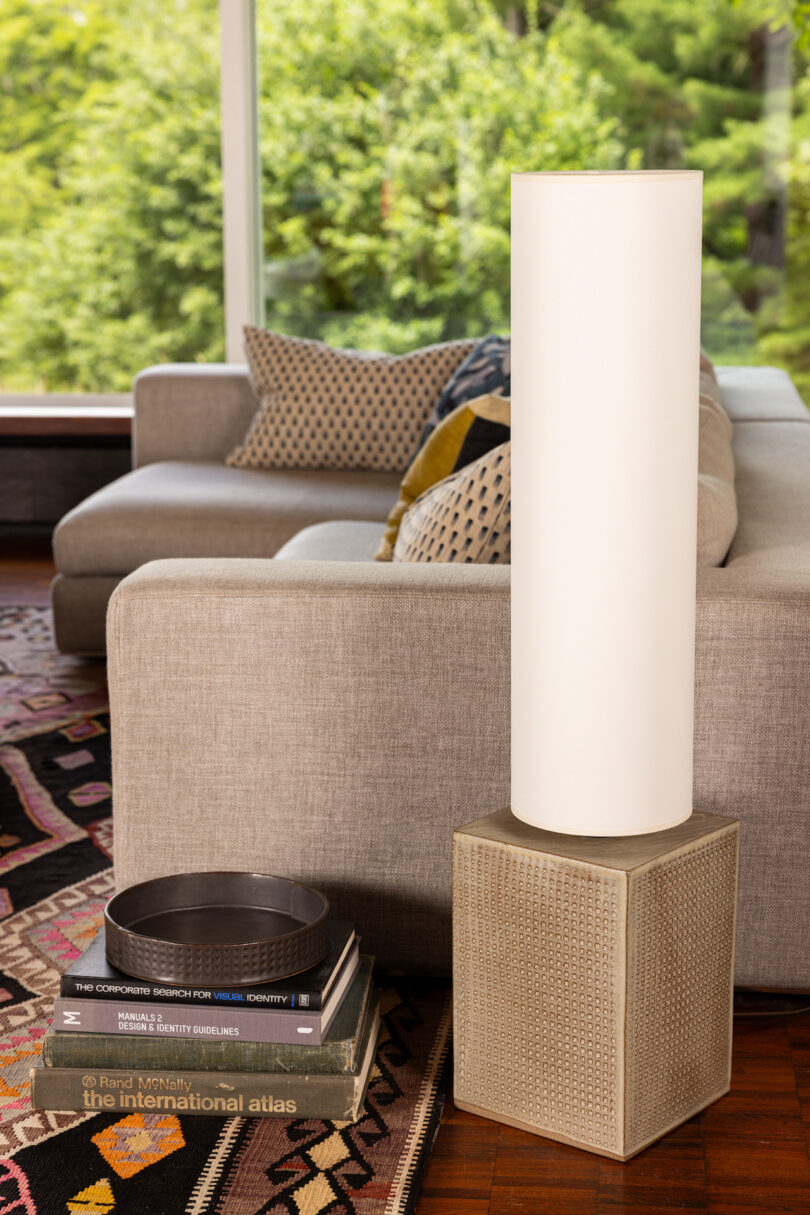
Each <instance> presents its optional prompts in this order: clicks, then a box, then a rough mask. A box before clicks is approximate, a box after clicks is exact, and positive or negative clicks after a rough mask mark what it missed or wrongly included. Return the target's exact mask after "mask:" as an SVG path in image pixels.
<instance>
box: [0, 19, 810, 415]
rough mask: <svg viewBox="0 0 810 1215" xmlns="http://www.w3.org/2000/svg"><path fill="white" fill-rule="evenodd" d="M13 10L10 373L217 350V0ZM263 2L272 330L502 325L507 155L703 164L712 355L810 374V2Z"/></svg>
mask: <svg viewBox="0 0 810 1215" xmlns="http://www.w3.org/2000/svg"><path fill="white" fill-rule="evenodd" d="M2 6H3V20H2V22H0V133H2V142H0V158H2V165H0V170H1V171H2V177H0V180H2V182H3V186H2V194H0V384H2V386H3V387H5V388H7V389H8V388H15V387H17V388H31V387H40V388H44V389H51V390H55V389H85V390H110V389H126V388H127V387H128V386H129V383H130V380H131V377H132V375H133V374H134V372H136V371H137V370H138V369H139V368H141V367H143V366H145V365H147V364H148V363H150V362H157V361H165V360H167V359H169V360H180V361H183V360H195V359H201V360H208V359H217V358H221V357H222V354H223V344H222V330H223V318H222V252H221V228H222V223H221V181H220V170H219V142H220V133H219V114H218V111H219V82H218V15H217V6H216V4H215V3H214V0H141V2H140V3H139V4H138V5H132V4H131V3H130V2H129V0H104V2H103V3H102V0H72V2H71V0H2ZM258 10H259V44H260V71H261V141H262V169H263V196H264V197H263V201H264V209H265V285H266V294H267V301H268V322H269V323H270V324H271V325H273V326H274V327H275V328H278V329H283V330H287V331H290V332H297V333H303V334H312V335H317V336H321V337H324V338H325V339H327V340H328V341H331V342H334V343H338V344H347V345H355V346H361V347H369V348H377V349H391V350H403V349H407V348H410V347H412V346H414V345H417V344H420V343H423V342H427V341H435V340H439V339H442V338H445V337H451V336H458V335H462V334H475V333H481V332H486V331H491V330H505V329H508V325H509V176H510V173H511V172H513V171H516V170H526V169H572V168H586V167H587V168H612V167H630V168H635V167H648V168H654V167H677V166H681V165H688V166H693V167H699V168H702V169H704V171H705V224H704V227H705V257H704V267H705V274H704V342H705V344H706V345H707V346H708V348H709V350H710V352H711V353H712V354H713V355H714V356H715V357H716V358H718V359H719V360H721V361H722V360H726V361H753V360H756V359H760V360H764V359H767V360H770V361H776V362H780V363H782V364H783V365H785V366H788V367H789V368H790V369H791V370H792V371H793V372H794V374H795V375H796V376H797V378H798V380H799V382H800V384H801V385H802V386H803V387H804V388H805V389H806V390H808V391H810V287H809V286H808V284H810V237H808V231H809V230H810V150H808V149H810V76H808V63H809V62H810V50H808V48H807V46H806V45H805V44H804V42H803V40H802V36H801V35H802V31H803V30H804V28H805V27H804V24H803V23H806V22H807V21H808V6H807V4H806V3H805V0H801V2H800V3H797V4H791V3H790V0H701V2H700V3H698V0H563V2H562V3H554V4H552V3H546V2H545V0H529V2H528V3H526V4H525V5H524V6H523V7H517V6H515V5H513V4H512V3H511V0H310V3H309V4H308V5H307V6H305V8H302V7H301V5H300V3H299V2H298V0H274V2H273V3H272V4H269V3H267V2H266V0H264V2H262V3H261V4H259V5H258ZM790 17H792V18H793V21H794V26H791V25H790V24H789V18H790ZM791 64H792V70H793V84H794V86H795V87H792V88H791V87H790V86H791V81H790V79H789V75H788V71H789V68H790V66H791ZM780 73H781V75H780ZM785 253H786V256H785Z"/></svg>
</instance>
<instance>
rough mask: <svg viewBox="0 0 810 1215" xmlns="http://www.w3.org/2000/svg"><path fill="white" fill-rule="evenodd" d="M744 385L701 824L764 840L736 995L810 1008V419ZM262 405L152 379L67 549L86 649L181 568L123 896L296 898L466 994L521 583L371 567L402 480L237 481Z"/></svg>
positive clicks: (121, 685)
mask: <svg viewBox="0 0 810 1215" xmlns="http://www.w3.org/2000/svg"><path fill="white" fill-rule="evenodd" d="M718 378H719V381H720V385H721V389H722V391H723V395H724V400H725V403H726V406H727V408H728V411H729V413H730V414H731V416H732V418H733V421H734V443H735V454H736V462H737V465H736V467H737V495H738V509H739V526H738V530H737V534H736V537H735V540H734V543H733V545H732V547H731V550H730V552H729V554H728V558H727V561H726V564H725V566H724V567H722V568H715V569H704V570H701V571H699V576H698V632H697V686H696V734H695V760H696V762H695V805H696V806H697V807H699V808H700V809H703V810H711V811H716V812H718V813H721V814H728V815H734V816H737V817H739V818H740V819H741V821H742V863H741V874H740V907H739V927H738V953H737V981H738V982H739V983H741V984H744V985H752V986H764V987H782V988H791V989H810V950H808V926H810V418H809V417H808V414H807V412H806V410H805V409H804V406H803V405H802V403H801V401H800V400H799V398H798V397H797V395H796V393H795V391H794V389H793V387H792V385H791V383H790V380H789V379H788V377H787V376H785V375H784V373H782V372H779V371H774V370H771V369H766V368H751V369H720V370H719V373H718ZM248 393H249V390H248V388H247V382H246V379H245V376H244V373H243V371H241V370H240V369H229V368H219V369H215V370H208V369H206V370H202V369H197V368H193V369H172V370H169V371H167V370H165V369H156V370H154V371H152V372H149V373H146V374H145V375H144V376H143V377H141V378H140V380H139V383H138V387H137V390H136V401H137V409H138V416H137V429H136V447H135V453H136V463H137V466H138V467H137V468H136V470H135V472H134V473H133V474H131V475H130V478H124V480H123V481H122V482H118V483H117V484H116V485H114V486H112V487H110V488H109V489H108V490H104V491H102V493H101V494H99V495H96V496H95V498H94V499H91V500H90V502H89V503H88V504H85V506H84V507H83V508H80V510H79V511H78V512H74V513H73V515H71V516H68V518H67V519H66V520H65V521H64V523H63V524H62V525H61V528H60V532H59V533H58V535H57V543H56V549H57V559H58V560H59V565H60V570H61V571H62V574H61V577H60V579H59V580H58V581H57V585H56V587H55V605H56V608H57V627H58V628H59V630H60V637H61V639H62V642H63V644H66V643H67V641H68V640H71V639H73V640H75V641H80V642H82V644H80V645H78V647H77V648H80V649H83V648H93V644H95V642H96V641H97V639H98V633H97V630H98V628H99V627H100V619H101V615H102V613H103V601H104V598H105V596H106V593H107V592H108V590H109V589H111V588H112V586H114V585H115V584H116V583H117V582H118V581H119V580H120V579H121V577H122V576H123V575H124V574H127V573H129V571H130V569H133V568H134V567H135V566H136V565H138V564H139V562H140V561H143V560H145V559H146V558H147V557H149V556H152V557H155V556H160V557H166V558H173V559H169V560H160V561H152V562H150V563H149V564H146V565H144V566H142V567H141V568H140V569H139V570H138V571H137V572H136V573H134V574H132V575H131V576H130V577H128V578H126V580H125V581H124V582H123V583H122V585H121V586H120V587H119V589H118V590H117V591H116V593H115V594H114V595H113V598H112V603H111V608H110V613H109V622H108V645H109V670H110V688H111V700H112V712H113V728H112V738H113V784H114V790H115V793H114V819H115V833H116V874H117V881H118V883H119V885H128V884H130V883H131V882H135V881H138V880H141V879H144V878H148V877H151V876H154V875H157V874H160V873H165V872H171V871H176V870H182V869H218V868H222V867H233V868H237V869H260V870H266V871H269V872H277V873H283V874H287V875H289V876H292V877H295V878H298V879H300V880H303V881H306V882H309V883H311V884H314V885H317V886H319V887H321V888H323V889H324V890H325V891H326V892H327V894H328V896H329V898H330V899H331V900H332V902H333V904H334V908H335V911H336V913H337V914H340V915H342V916H346V917H348V918H352V919H355V920H356V921H357V922H358V925H359V928H360V931H361V932H362V934H363V937H364V941H365V947H366V948H368V949H369V950H370V951H372V952H374V953H376V954H377V956H378V959H379V961H380V963H381V964H382V965H385V966H389V967H402V968H404V969H406V970H411V971H420V972H428V971H433V972H436V971H445V970H446V969H447V968H448V965H449V943H450V910H449V909H450V865H449V857H450V839H451V832H452V829H453V827H454V826H456V825H458V824H461V823H464V822H466V821H468V820H470V819H473V818H475V817H477V816H478V815H481V814H484V813H487V812H488V811H491V810H494V809H496V808H498V807H499V806H502V805H504V804H507V803H508V800H509V699H508V690H509V570H508V568H507V567H481V566H439V565H407V564H399V565H380V564H379V563H374V562H372V561H371V560H370V557H371V554H372V552H373V551H374V548H375V547H376V544H377V542H378V538H379V532H380V527H379V523H373V522H369V520H372V519H377V520H381V519H382V518H383V517H384V515H385V513H386V511H387V509H388V506H389V505H390V503H391V502H392V501H393V497H394V491H395V488H396V487H395V485H394V483H393V482H394V481H395V480H396V478H390V477H385V476H380V475H377V476H376V477H374V478H371V477H370V476H369V475H368V474H367V475H366V476H365V477H361V476H359V475H355V474H342V473H341V474H323V473H311V474H285V475H284V476H282V475H281V474H277V473H268V474H245V473H242V472H241V471H240V470H226V469H224V468H223V467H222V465H221V457H222V456H223V455H224V454H225V452H226V451H227V450H228V449H229V447H230V446H231V445H232V444H233V443H234V442H236V441H238V439H239V437H240V435H241V432H242V431H243V430H244V428H245V426H246V424H247V421H248V420H249V416H250V413H251V409H252V401H251V399H250V397H249V395H248ZM158 460H160V461H165V463H163V464H162V465H161V464H155V463H154V462H155V461H158ZM232 472H233V473H236V474H237V476H238V480H233V481H231V480H230V479H229V478H230V475H231V473H232ZM226 474H227V476H226ZM245 477H247V480H245V479H244V478H245ZM258 477H262V478H264V480H263V481H262V482H261V483H259V482H258V481H256V480H255V478H258ZM181 478H182V481H181ZM251 478H252V479H251ZM180 484H182V485H187V486H190V487H193V489H194V493H193V494H191V495H189V496H186V495H185V494H182V493H179V492H178V490H177V486H178V485H180ZM341 494H345V498H343V499H342V501H341V498H340V495H341ZM343 502H345V503H346V505H345V506H344V505H342V503H343ZM349 503H351V505H349ZM175 510H176V511H177V512H178V515H177V517H175ZM82 511H84V512H86V513H85V514H82V513H81V512H82ZM217 515H222V516H223V518H224V523H223V522H222V521H221V520H216V519H215V516H217ZM330 515H333V516H339V515H341V516H344V517H352V518H353V519H354V520H355V521H354V522H351V523H344V522H341V521H340V520H339V519H338V518H333V521H331V522H326V523H322V524H321V525H320V526H314V527H309V528H307V529H306V530H304V531H303V532H300V528H301V527H302V526H303V525H305V524H310V523H312V522H314V520H315V519H317V518H320V519H321V520H323V519H324V518H328V517H329V516H330ZM105 516H106V519H105ZM106 527H114V528H115V533H114V534H115V535H117V536H118V538H119V539H118V541H117V546H116V541H115V540H109V541H108V539H107V538H106V532H105V528H106ZM85 529H86V530H85ZM294 533H297V534H294ZM282 540H283V541H286V543H285V544H284V546H283V547H282V550H281V552H280V553H279V554H278V558H279V559H277V560H274V561H268V560H266V557H267V556H269V555H270V554H271V553H272V552H273V551H275V548H276V547H277V546H278V544H279V543H280V542H281V541H282ZM186 543H188V544H189V546H190V547H189V548H188V550H184V549H183V547H182V546H183V545H184V544H186ZM88 553H92V554H94V557H93V562H92V565H91V567H90V568H88ZM117 553H123V554H124V555H123V556H121V557H120V559H118V560H117V563H115V558H116V554H117ZM181 554H182V555H181ZM83 602H86V603H88V604H89V603H93V604H94V606H93V608H92V612H94V613H96V620H95V621H91V622H90V623H89V624H88V626H87V628H86V630H85V632H82V629H83V628H84V625H83V623H82V621H81V619H80V615H79V614H78V613H77V605H80V604H81V603H83ZM594 611H595V612H598V587H595V588H594ZM60 613H61V622H60V618H59V617H60ZM93 630H96V632H94V631H93ZM587 755H588V744H587V739H583V748H582V762H583V763H587Z"/></svg>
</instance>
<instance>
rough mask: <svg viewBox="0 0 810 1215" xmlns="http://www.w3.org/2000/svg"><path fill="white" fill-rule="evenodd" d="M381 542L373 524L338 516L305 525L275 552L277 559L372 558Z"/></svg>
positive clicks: (341, 559)
mask: <svg viewBox="0 0 810 1215" xmlns="http://www.w3.org/2000/svg"><path fill="white" fill-rule="evenodd" d="M379 542H380V529H379V526H378V525H377V524H376V523H364V522H361V521H360V520H359V519H351V520H348V519H341V520H340V521H339V522H335V523H316V524H314V525H313V526H312V527H305V528H304V530H303V531H300V532H299V533H298V535H297V536H293V538H292V540H288V541H287V543H286V544H285V545H283V546H282V547H281V548H280V549H279V550H278V552H277V553H276V558H275V559H276V561H373V560H374V554H375V552H376V551H377V546H378V544H379Z"/></svg>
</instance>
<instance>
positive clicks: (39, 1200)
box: [0, 608, 449, 1215]
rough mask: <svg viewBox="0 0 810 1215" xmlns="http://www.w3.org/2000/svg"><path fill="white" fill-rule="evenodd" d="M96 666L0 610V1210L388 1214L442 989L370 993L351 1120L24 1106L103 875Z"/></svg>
mask: <svg viewBox="0 0 810 1215" xmlns="http://www.w3.org/2000/svg"><path fill="white" fill-rule="evenodd" d="M106 710H107V704H106V689H105V684H104V669H103V666H101V665H99V664H98V663H95V664H93V663H89V662H83V661H81V660H79V659H69V658H62V657H60V656H59V655H58V654H56V652H55V651H54V648H53V642H52V637H51V632H50V625H49V615H48V613H47V611H45V610H44V609H40V608H15V609H3V608H0V919H2V933H1V934H0V1157H2V1159H0V1215H57V1213H58V1215H67V1213H68V1212H76V1213H78V1212H85V1213H86V1215H102V1213H103V1215H107V1213H114V1215H136V1213H137V1215H184V1213H185V1215H205V1213H210V1215H280V1213H282V1212H288V1213H290V1215H351V1213H357V1215H404V1213H405V1212H411V1211H412V1210H413V1208H414V1204H415V1202H416V1196H417V1193H418V1188H419V1184H420V1181H421V1175H422V1170H423V1168H424V1165H425V1163H426V1161H427V1157H428V1155H429V1152H430V1147H431V1144H432V1142H433V1138H434V1135H435V1132H436V1129H437V1127H438V1121H439V1117H440V1114H441V1107H442V1104H443V1100H444V1083H445V1082H444V1079H443V1074H444V1070H445V1068H444V1062H445V1056H446V1051H447V1044H448V1038H449V1008H448V998H447V992H446V989H444V988H443V987H440V986H437V985H430V984H421V985H420V984H414V983H410V982H409V983H398V984H396V985H387V986H386V987H385V989H384V992H383V1003H382V1011H383V1030H382V1034H381V1038H380V1045H379V1048H378V1051H377V1058H376V1062H375V1067H374V1070H373V1072H372V1079H371V1082H370V1085H369V1091H368V1098H367V1101H366V1108H365V1111H364V1115H363V1117H362V1118H361V1119H360V1121H359V1122H357V1123H355V1124H352V1125H349V1124H347V1123H335V1122H321V1121H316V1120H313V1119H294V1120H281V1119H278V1120H277V1119H245V1118H232V1119H219V1118H202V1117H197V1118H195V1117H179V1118H177V1117H173V1116H171V1117H167V1116H164V1115H161V1114H155V1115H149V1114H131V1115H127V1116H121V1115H120V1114H91V1115H86V1114H76V1113H53V1112H43V1111H33V1110H31V1109H30V1106H29V1101H28V1069H29V1067H30V1066H31V1064H32V1062H33V1061H34V1059H35V1058H36V1057H37V1055H38V1054H39V1051H40V1047H41V1040H42V1037H43V1035H44V1033H45V1030H46V1028H47V1025H48V1020H49V1016H50V1013H51V1001H52V1000H53V997H54V995H55V994H56V993H57V990H58V986H59V975H60V973H61V971H63V970H64V969H65V968H66V966H68V965H69V964H70V962H71V961H72V960H73V959H74V958H75V957H77V956H78V954H79V953H80V952H81V951H82V949H83V948H84V947H85V945H86V944H87V943H88V942H89V941H90V940H91V939H92V937H93V935H94V934H95V932H96V931H97V929H98V928H99V925H100V923H101V919H102V911H103V907H104V903H105V901H106V899H107V898H108V897H109V895H110V893H111V891H112V874H111V868H110V865H111V860H112V819H111V817H110V813H111V803H110V796H111V788H110V751H109V733H108V727H109V720H108V717H107V712H106Z"/></svg>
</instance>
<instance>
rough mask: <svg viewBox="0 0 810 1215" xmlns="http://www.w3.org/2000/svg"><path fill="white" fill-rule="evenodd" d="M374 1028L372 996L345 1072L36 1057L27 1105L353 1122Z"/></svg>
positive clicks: (88, 1110)
mask: <svg viewBox="0 0 810 1215" xmlns="http://www.w3.org/2000/svg"><path fill="white" fill-rule="evenodd" d="M379 1028H380V1016H379V1000H378V999H376V998H375V1000H374V1001H373V1004H372V1007H371V1014H370V1016H368V1017H367V1018H366V1023H365V1029H364V1034H363V1038H362V1041H361V1043H360V1052H359V1059H358V1067H357V1068H356V1069H355V1070H354V1071H351V1072H341V1073H332V1074H329V1073H320V1074H319V1073H314V1072H301V1073H297V1072H207V1071H205V1072H202V1071H179V1070H178V1071H170V1070H156V1071H151V1070H150V1071H136V1070H134V1069H132V1068H129V1069H127V1070H121V1069H118V1068H98V1067H96V1068H92V1067H91V1068H84V1067H43V1066H42V1064H39V1065H38V1066H36V1067H32V1068H31V1108H32V1109H37V1110H80V1111H82V1112H83V1113H88V1114H89V1113H100V1114H103V1113H114V1112H121V1113H144V1112H146V1113H156V1114H158V1113H160V1114H183V1115H184V1114H208V1115H211V1116H212V1117H216V1118H233V1117H236V1118H323V1119H332V1120H335V1121H344V1120H345V1121H348V1122H355V1121H356V1120H357V1119H358V1118H359V1117H360V1115H361V1113H362V1111H363V1103H364V1101H365V1097H366V1089H367V1088H368V1081H369V1076H370V1075H371V1068H372V1065H373V1063H374V1053H375V1049H376V1045H377V1037H378V1035H379ZM298 1049H299V1050H306V1049H307V1048H306V1047H299V1048H298Z"/></svg>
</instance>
